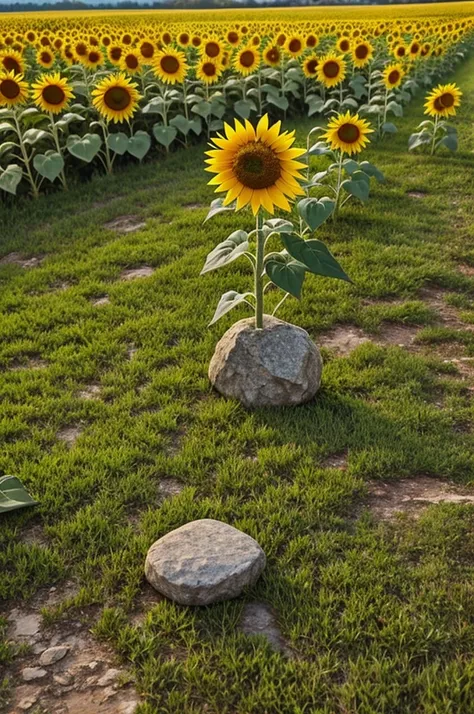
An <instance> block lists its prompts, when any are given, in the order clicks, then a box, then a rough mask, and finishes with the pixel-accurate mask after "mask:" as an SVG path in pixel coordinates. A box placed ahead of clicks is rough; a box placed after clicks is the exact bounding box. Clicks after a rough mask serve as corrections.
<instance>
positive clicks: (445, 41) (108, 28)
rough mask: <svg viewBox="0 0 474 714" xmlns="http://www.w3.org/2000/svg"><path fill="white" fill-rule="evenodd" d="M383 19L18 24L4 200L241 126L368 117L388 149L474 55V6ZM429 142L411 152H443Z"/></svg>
mask: <svg viewBox="0 0 474 714" xmlns="http://www.w3.org/2000/svg"><path fill="white" fill-rule="evenodd" d="M384 15H385V18H384V19H383V20H381V19H380V17H379V13H378V11H376V10H374V9H369V10H367V11H366V10H365V9H364V14H362V13H361V12H360V11H358V10H357V11H356V10H355V9H352V10H351V9H349V10H348V12H345V11H344V10H329V11H326V10H325V11H324V14H323V13H322V12H321V10H320V9H319V10H318V9H311V10H310V9H303V10H298V11H296V12H293V11H292V12H291V13H290V12H289V11H285V10H282V11H278V12H276V11H271V10H269V11H268V10H267V11H246V12H245V16H244V15H239V14H238V13H236V12H235V11H222V12H221V13H220V14H219V13H218V14H217V18H218V19H216V13H215V12H213V13H212V19H211V21H209V19H208V18H210V15H209V14H206V13H205V12H196V13H192V14H190V13H183V14H181V15H180V14H179V13H161V12H160V13H145V12H138V13H125V14H110V13H104V14H98V13H97V14H82V13H76V14H74V13H73V14H68V16H67V17H64V16H62V15H61V14H59V13H48V14H46V13H45V14H32V15H28V14H24V15H21V16H18V15H6V16H4V17H3V18H1V19H0V196H1V197H2V199H3V200H8V196H7V195H8V194H19V195H26V194H31V195H32V196H34V197H36V196H38V195H39V193H40V192H44V191H48V190H51V186H52V184H54V187H56V186H58V187H61V186H62V187H63V188H67V186H68V182H69V181H71V180H78V178H79V179H84V178H88V177H89V176H91V175H92V173H94V171H96V170H97V171H105V172H108V173H111V172H112V171H113V170H114V166H116V165H119V164H124V163H126V162H127V161H135V162H136V161H140V162H141V161H143V160H144V159H145V157H150V156H154V157H157V156H159V155H160V154H162V153H164V152H170V151H175V150H178V149H179V148H182V147H185V146H187V145H189V144H190V143H191V142H197V141H200V140H202V139H203V138H206V137H207V138H209V137H210V136H211V135H212V134H213V133H215V132H219V131H221V130H222V129H223V127H224V123H225V122H226V121H229V120H230V119H232V118H238V119H240V120H249V121H250V122H252V123H255V122H256V121H257V120H258V119H259V118H260V117H261V116H263V115H264V114H268V115H269V117H270V119H271V120H278V119H282V120H284V119H286V118H289V117H295V116H300V115H302V116H315V118H317V119H320V120H321V119H322V120H323V121H325V119H326V118H329V117H331V116H332V115H335V114H337V115H343V114H344V113H345V112H348V111H350V112H352V113H353V112H356V111H357V112H358V114H359V115H360V117H361V118H364V119H366V120H369V121H370V123H371V125H372V127H373V128H374V134H373V136H372V140H375V141H376V140H382V139H384V138H386V137H388V136H389V135H390V134H393V133H395V132H396V131H397V127H396V119H397V117H400V116H402V115H403V111H404V107H405V105H407V104H408V103H409V102H410V101H411V99H412V98H413V96H414V95H416V94H418V93H419V92H421V91H426V90H428V89H431V88H432V87H433V86H434V84H435V83H436V82H437V80H439V79H440V78H442V77H449V75H450V73H452V71H453V69H454V67H455V65H457V64H458V63H459V62H462V61H463V60H464V59H465V58H466V57H467V55H468V53H469V51H470V50H471V49H472V47H473V46H474V13H473V12H472V9H471V8H470V6H469V3H460V4H456V5H455V6H453V5H448V4H446V5H438V6H436V11H435V12H433V11H432V8H431V7H430V8H429V9H426V7H424V6H417V7H413V6H411V7H408V8H407V9H406V10H404V17H403V20H402V21H400V19H398V18H396V16H395V14H394V13H393V8H388V9H386V11H385V10H384ZM243 17H245V22H244V21H243V20H242V18H243ZM435 100H436V97H435ZM438 128H439V127H438V126H437V130H438ZM421 129H422V131H421V132H419V133H418V134H416V136H415V138H414V139H413V140H412V141H411V146H410V148H416V147H417V146H419V145H422V144H423V143H428V142H429V141H430V140H431V139H430V137H431V134H430V136H429V137H428V134H429V131H428V129H427V128H426V127H421ZM440 130H442V126H441V129H440ZM420 137H421V138H420ZM445 146H446V147H447V148H451V149H452V148H454V146H453V145H452V142H451V143H450V141H448V140H446V141H445Z"/></svg>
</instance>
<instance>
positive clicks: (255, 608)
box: [240, 602, 293, 657]
mask: <svg viewBox="0 0 474 714" xmlns="http://www.w3.org/2000/svg"><path fill="white" fill-rule="evenodd" d="M240 629H241V630H242V632H243V633H244V634H246V635H263V637H265V638H266V639H267V641H268V642H269V644H270V646H271V647H272V649H274V650H275V652H282V653H284V654H286V655H288V656H290V657H291V656H293V653H292V651H291V650H290V648H289V647H288V645H287V643H286V641H285V639H284V638H283V635H282V634H281V631H280V628H279V626H278V622H277V619H276V616H275V614H274V612H273V610H272V609H271V608H270V607H269V606H268V605H267V604H266V603H264V602H250V603H248V604H247V605H246V606H245V608H244V611H243V613H242V619H241V621H240Z"/></svg>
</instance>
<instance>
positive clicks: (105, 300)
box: [92, 295, 110, 307]
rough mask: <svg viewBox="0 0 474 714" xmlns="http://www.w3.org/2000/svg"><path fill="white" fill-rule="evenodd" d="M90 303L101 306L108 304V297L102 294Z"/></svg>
mask: <svg viewBox="0 0 474 714" xmlns="http://www.w3.org/2000/svg"><path fill="white" fill-rule="evenodd" d="M92 304H93V306H94V307H101V306H102V305H110V298H109V296H108V295H104V296H103V297H101V298H97V300H93V302H92Z"/></svg>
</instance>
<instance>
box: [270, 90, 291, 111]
mask: <svg viewBox="0 0 474 714" xmlns="http://www.w3.org/2000/svg"><path fill="white" fill-rule="evenodd" d="M267 102H268V103H269V104H274V105H275V106H276V107H278V109H282V110H283V111H284V112H286V110H287V109H288V107H289V106H290V105H289V102H288V99H287V98H286V97H283V96H281V95H280V96H274V95H272V94H269V95H268V96H267Z"/></svg>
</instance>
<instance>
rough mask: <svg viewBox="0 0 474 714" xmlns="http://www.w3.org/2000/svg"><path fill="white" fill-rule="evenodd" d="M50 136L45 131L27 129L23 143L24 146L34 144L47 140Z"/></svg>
mask: <svg viewBox="0 0 474 714" xmlns="http://www.w3.org/2000/svg"><path fill="white" fill-rule="evenodd" d="M48 136H51V134H49V133H48V132H47V131H42V130H41V129H27V130H26V131H25V133H24V134H23V143H25V144H31V145H33V144H36V143H37V142H38V141H41V139H47V137H48Z"/></svg>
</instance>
